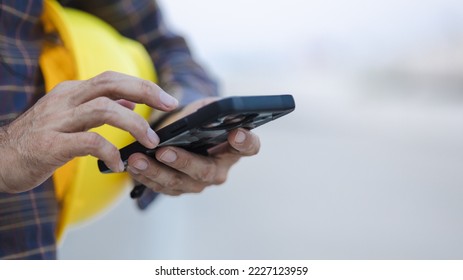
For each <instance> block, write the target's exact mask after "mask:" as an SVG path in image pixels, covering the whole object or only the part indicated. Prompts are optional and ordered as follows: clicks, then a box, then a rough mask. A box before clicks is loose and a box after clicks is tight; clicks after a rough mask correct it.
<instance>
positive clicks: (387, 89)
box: [59, 0, 463, 259]
mask: <svg viewBox="0 0 463 280" xmlns="http://www.w3.org/2000/svg"><path fill="white" fill-rule="evenodd" d="M160 4H161V6H162V7H163V8H164V10H165V15H166V18H167V20H168V22H169V23H170V25H171V26H172V27H173V28H174V29H175V30H178V31H179V32H180V33H181V34H185V35H186V37H187V39H188V40H189V42H190V43H191V46H192V47H193V50H194V53H195V55H196V56H197V58H198V59H199V60H200V61H201V62H202V63H203V64H205V65H206V67H207V68H208V69H209V71H210V72H212V73H214V75H215V76H216V77H217V78H218V79H219V80H220V83H221V88H222V92H223V94H224V95H243V94H279V93H292V94H293V95H294V97H295V99H296V105H297V108H296V111H295V112H294V113H292V114H290V115H288V116H286V117H284V118H282V119H279V120H277V121H275V122H273V123H270V124H268V125H266V126H264V127H261V128H258V129H257V130H256V133H258V134H259V135H260V137H261V142H262V150H261V152H260V154H259V155H258V156H256V157H252V158H246V159H243V160H242V161H241V162H240V164H238V165H237V166H235V167H234V169H233V170H232V172H231V174H230V178H229V180H228V181H227V183H226V184H224V185H222V186H220V187H211V188H209V189H207V190H206V191H204V192H203V193H202V194H199V195H185V196H182V197H177V198H170V197H161V198H160V199H158V201H156V202H155V203H154V204H153V205H152V206H151V207H150V208H149V209H148V210H147V211H145V212H140V211H139V210H137V208H136V207H135V205H134V203H133V202H132V201H130V199H129V198H128V197H124V198H123V200H122V201H121V202H120V203H119V204H118V205H117V207H115V208H114V209H113V210H112V211H111V212H109V213H108V214H106V215H104V216H102V217H100V218H99V219H97V220H96V221H95V222H93V223H91V224H89V225H87V226H85V227H81V228H79V229H76V230H74V231H72V232H70V233H69V234H68V235H67V237H66V239H65V242H64V244H63V245H62V246H61V248H60V254H59V256H60V258H62V259H76V258H77V259H87V258H91V259H100V258H104V259H409V258H412V259H448V258H458V259H461V258H463V242H462V241H461V237H462V236H463V172H462V170H463V2H461V1H453V0H428V1H426V0H420V1H418V0H405V1H404V0H400V1H399V0H387V1H385V0H376V1H360V0H351V1H344V0H331V1H321V0H311V1H306V0H286V1H274V0H266V1H264V0H254V1H245V0H235V1H213V0H197V1H185V0H184V1H182V0H170V1H166V0H164V1H161V2H160Z"/></svg>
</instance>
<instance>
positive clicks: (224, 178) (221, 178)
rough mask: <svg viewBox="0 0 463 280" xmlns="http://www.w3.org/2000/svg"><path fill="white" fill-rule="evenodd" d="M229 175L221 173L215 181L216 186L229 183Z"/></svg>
mask: <svg viewBox="0 0 463 280" xmlns="http://www.w3.org/2000/svg"><path fill="white" fill-rule="evenodd" d="M227 177H228V174H227V173H226V172H221V173H219V174H217V176H216V177H215V180H214V184H215V185H222V184H223V183H225V182H226V181H227Z"/></svg>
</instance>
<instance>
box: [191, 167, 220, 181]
mask: <svg viewBox="0 0 463 280" xmlns="http://www.w3.org/2000/svg"><path fill="white" fill-rule="evenodd" d="M216 177H217V166H216V165H215V164H214V163H209V164H207V166H205V167H204V168H203V169H202V170H200V172H199V173H198V174H196V178H195V179H196V180H198V181H200V182H214V181H215V180H216Z"/></svg>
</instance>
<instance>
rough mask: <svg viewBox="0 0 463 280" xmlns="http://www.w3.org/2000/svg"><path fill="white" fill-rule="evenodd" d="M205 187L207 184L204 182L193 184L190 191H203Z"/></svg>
mask: <svg viewBox="0 0 463 280" xmlns="http://www.w3.org/2000/svg"><path fill="white" fill-rule="evenodd" d="M206 187H207V185H205V184H195V185H193V186H192V188H191V192H192V193H200V192H202V191H204V189H205V188H206Z"/></svg>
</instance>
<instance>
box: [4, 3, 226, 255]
mask: <svg viewBox="0 0 463 280" xmlns="http://www.w3.org/2000/svg"><path fill="white" fill-rule="evenodd" d="M60 2H61V4H62V5H64V6H68V7H73V8H76V9H80V10H83V11H86V12H88V13H91V14H94V15H96V16H98V17H100V18H101V19H103V20H105V21H106V22H108V23H109V24H111V25H112V26H113V27H115V28H116V29H117V30H119V32H121V33H122V34H123V35H125V36H127V37H130V38H132V39H135V40H138V41H139V42H141V43H142V44H143V45H144V46H145V47H146V49H147V50H148V52H149V54H150V56H151V58H152V60H153V62H154V65H155V67H156V71H157V73H158V79H159V85H160V86H161V87H162V88H164V90H166V91H167V92H169V93H171V94H173V95H174V96H176V97H177V98H178V99H179V100H180V105H185V104H188V103H190V102H191V101H194V100H197V99H200V98H204V97H207V96H215V95H217V86H216V83H215V82H214V81H213V80H212V79H211V78H210V77H209V76H208V75H207V73H206V72H205V71H204V70H203V68H201V66H200V65H198V64H197V63H196V62H195V61H194V59H193V57H192V55H191V52H190V50H189V48H188V46H187V44H186V42H185V40H184V39H183V38H182V37H181V36H178V35H176V34H174V33H172V32H170V31H169V30H168V29H167V28H166V26H165V24H164V22H163V19H162V15H161V12H160V10H159V7H158V5H157V3H156V2H155V1H153V0H121V1H112V0H93V1H85V0H82V1H75V0H69V1H60ZM42 9H43V1H40V0H2V1H0V126H4V125H8V123H10V122H11V121H13V120H14V119H15V118H16V117H17V116H19V115H20V114H21V113H23V112H24V111H25V110H27V109H28V108H29V107H30V106H32V105H33V104H34V103H35V102H36V101H37V100H38V99H39V98H40V97H42V96H43V95H44V93H45V92H44V85H43V78H42V75H41V72H40V68H39V65H38V58H39V55H40V52H41V46H42V43H43V41H44V33H43V30H42V25H41V22H40V16H41V13H42ZM0 160H1V157H0ZM155 197H156V193H153V192H151V191H145V193H144V194H143V196H142V197H141V198H140V199H139V200H138V205H139V207H140V208H142V209H144V208H146V207H147V206H148V205H149V204H150V203H151V201H152V200H153V199H154V198H155ZM58 215H59V205H58V203H57V201H56V199H55V193H54V188H53V183H52V180H51V179H49V180H47V181H46V182H45V183H43V184H42V185H41V186H39V187H37V188H35V189H33V190H31V191H28V192H24V193H20V194H6V193H0V259H54V258H56V239H55V233H54V232H55V227H56V220H57V217H58Z"/></svg>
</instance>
